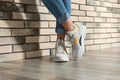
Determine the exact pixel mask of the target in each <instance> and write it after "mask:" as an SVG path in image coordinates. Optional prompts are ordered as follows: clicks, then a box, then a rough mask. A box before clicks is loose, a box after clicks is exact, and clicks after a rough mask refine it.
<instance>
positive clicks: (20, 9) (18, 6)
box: [12, 4, 25, 12]
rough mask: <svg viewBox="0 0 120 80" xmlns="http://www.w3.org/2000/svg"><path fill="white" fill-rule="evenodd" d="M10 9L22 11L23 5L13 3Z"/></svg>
mask: <svg viewBox="0 0 120 80" xmlns="http://www.w3.org/2000/svg"><path fill="white" fill-rule="evenodd" d="M12 9H13V10H12V11H14V12H16V11H22V12H24V10H25V9H24V5H23V4H13V5H12Z"/></svg>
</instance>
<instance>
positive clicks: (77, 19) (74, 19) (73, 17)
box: [71, 16, 79, 21]
mask: <svg viewBox="0 0 120 80" xmlns="http://www.w3.org/2000/svg"><path fill="white" fill-rule="evenodd" d="M71 19H72V21H79V17H78V16H71Z"/></svg>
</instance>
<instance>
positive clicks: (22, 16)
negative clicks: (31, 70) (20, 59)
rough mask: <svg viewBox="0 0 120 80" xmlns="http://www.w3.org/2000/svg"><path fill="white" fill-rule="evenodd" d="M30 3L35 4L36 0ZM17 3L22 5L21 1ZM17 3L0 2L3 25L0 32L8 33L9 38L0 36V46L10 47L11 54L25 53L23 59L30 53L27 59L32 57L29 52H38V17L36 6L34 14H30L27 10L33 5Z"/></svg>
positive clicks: (0, 16) (0, 17)
mask: <svg viewBox="0 0 120 80" xmlns="http://www.w3.org/2000/svg"><path fill="white" fill-rule="evenodd" d="M31 1H33V2H31V3H36V2H35V1H36V0H31ZM19 3H23V2H22V0H21V2H19ZM19 3H18V4H17V3H14V2H9V3H6V2H4V1H0V20H1V23H2V24H3V28H2V27H1V29H0V31H2V33H4V31H6V32H7V33H9V36H8V35H7V36H3V35H2V34H1V35H0V45H12V48H13V49H12V53H16V52H17V53H19V52H20V53H25V54H24V58H26V57H27V56H26V53H30V56H28V57H32V56H33V54H32V53H31V51H38V50H39V38H40V37H39V33H40V32H39V28H40V16H39V12H38V9H37V6H35V5H34V11H35V12H31V11H30V9H29V8H30V6H33V5H30V4H29V5H27V4H19ZM4 26H5V27H4ZM0 33H1V32H0ZM39 54H40V53H39Z"/></svg>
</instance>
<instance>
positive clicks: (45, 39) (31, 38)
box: [26, 36, 49, 43]
mask: <svg viewBox="0 0 120 80" xmlns="http://www.w3.org/2000/svg"><path fill="white" fill-rule="evenodd" d="M39 42H49V36H29V37H26V43H39Z"/></svg>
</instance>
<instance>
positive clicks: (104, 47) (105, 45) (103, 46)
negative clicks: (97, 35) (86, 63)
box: [100, 44, 112, 49]
mask: <svg viewBox="0 0 120 80" xmlns="http://www.w3.org/2000/svg"><path fill="white" fill-rule="evenodd" d="M100 47H101V49H106V48H111V47H112V45H111V44H101V45H100Z"/></svg>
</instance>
